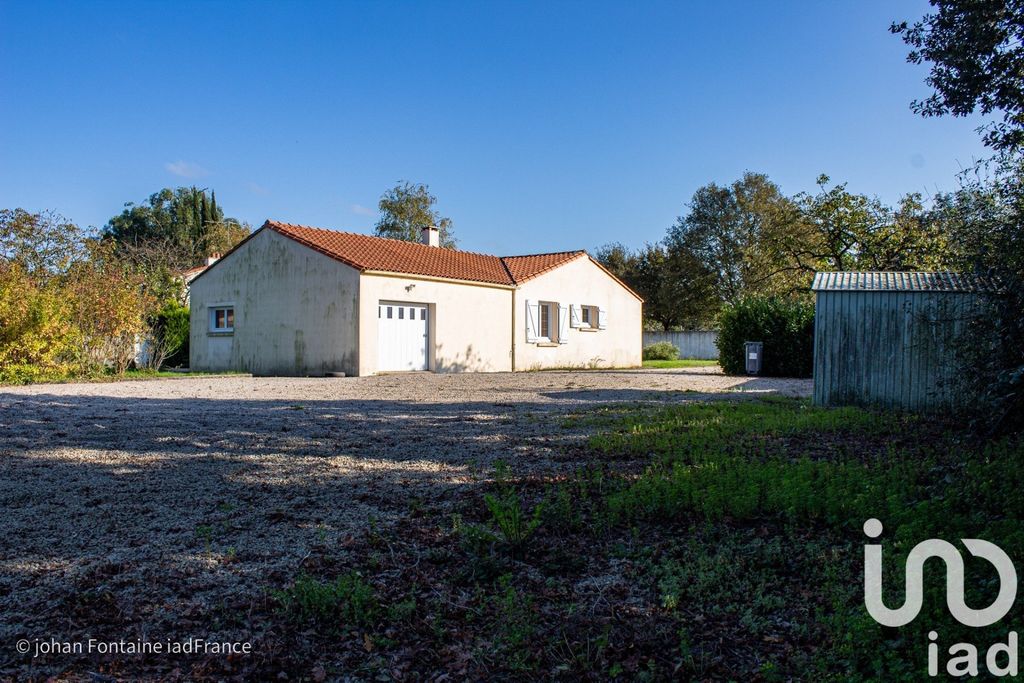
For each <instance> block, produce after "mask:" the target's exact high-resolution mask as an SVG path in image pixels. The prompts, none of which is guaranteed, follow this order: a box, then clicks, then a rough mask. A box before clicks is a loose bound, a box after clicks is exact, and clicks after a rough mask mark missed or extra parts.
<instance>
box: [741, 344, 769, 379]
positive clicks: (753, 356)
mask: <svg viewBox="0 0 1024 683" xmlns="http://www.w3.org/2000/svg"><path fill="white" fill-rule="evenodd" d="M763 348H764V343H763V342H744V344H743V351H744V355H745V356H746V358H747V374H748V375H760V374H761V354H762V349H763Z"/></svg>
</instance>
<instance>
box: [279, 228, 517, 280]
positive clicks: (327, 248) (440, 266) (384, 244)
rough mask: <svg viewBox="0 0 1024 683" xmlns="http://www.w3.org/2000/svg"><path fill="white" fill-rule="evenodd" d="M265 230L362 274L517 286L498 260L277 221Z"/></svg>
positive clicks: (463, 252)
mask: <svg viewBox="0 0 1024 683" xmlns="http://www.w3.org/2000/svg"><path fill="white" fill-rule="evenodd" d="M264 227H267V228H270V229H271V230H273V231H275V232H278V233H280V234H282V235H285V236H287V237H290V238H292V239H293V240H295V241H296V242H300V243H301V244H305V245H306V246H307V247H310V248H312V249H316V250H317V251H319V252H321V253H323V254H326V255H327V256H330V257H331V258H335V259H337V260H339V261H341V262H342V263H346V264H348V265H350V266H352V267H353V268H358V269H359V270H382V271H386V272H389V273H408V274H410V275H427V276H430V277H440V278H447V279H452V280H472V281H474V282H487V283H490V284H496V285H508V286H512V285H514V284H515V282H514V281H513V280H512V276H511V275H509V272H508V270H507V269H506V268H505V266H504V264H503V263H502V262H501V259H500V258H498V257H497V256H488V255H487V254H476V253H473V252H471V251H458V250H456V249H442V248H440V247H430V246H427V245H425V244H418V243H416V242H406V241H403V240H393V239H386V238H383V237H371V236H370V235H359V234H356V233H352V232H339V231H337V230H322V229H319V228H309V227H306V226H301V225H291V224H289V223H279V222H277V221H267V222H266V224H265V225H264Z"/></svg>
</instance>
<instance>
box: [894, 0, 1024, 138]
mask: <svg viewBox="0 0 1024 683" xmlns="http://www.w3.org/2000/svg"><path fill="white" fill-rule="evenodd" d="M930 1H931V4H932V6H933V7H935V8H937V11H936V12H935V13H932V14H927V15H925V16H924V17H923V18H922V19H921V20H920V21H918V22H915V23H914V24H913V25H909V24H908V23H907V22H906V21H904V22H900V23H893V25H892V26H891V28H890V30H891V31H892V32H893V33H895V34H897V35H900V36H902V37H903V41H904V42H905V43H906V44H907V45H910V46H911V47H912V48H913V49H912V50H911V52H910V54H909V55H907V61H909V62H911V63H913V64H921V63H922V62H930V63H931V71H930V73H929V75H928V77H927V79H926V82H927V84H928V85H929V86H931V87H932V88H933V89H934V90H935V92H934V93H932V95H930V96H929V97H927V98H925V99H924V100H916V101H914V102H913V103H912V105H911V107H912V108H913V110H914V111H915V112H917V113H919V114H921V115H923V116H942V115H946V114H952V115H953V116H967V115H968V114H971V113H972V112H974V111H976V110H977V111H980V112H981V113H982V114H986V115H988V114H992V113H994V112H1000V113H1001V114H1002V121H1001V122H998V123H995V124H993V125H991V126H989V128H988V132H987V133H986V134H985V136H984V141H985V144H986V145H989V146H991V147H992V148H994V149H996V150H1009V149H1019V148H1021V147H1022V146H1024V0H930Z"/></svg>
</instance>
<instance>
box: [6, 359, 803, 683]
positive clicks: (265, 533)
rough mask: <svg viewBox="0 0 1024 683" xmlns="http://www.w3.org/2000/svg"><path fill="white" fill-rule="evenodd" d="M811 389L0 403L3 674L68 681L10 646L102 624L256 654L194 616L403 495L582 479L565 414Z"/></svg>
mask: <svg viewBox="0 0 1024 683" xmlns="http://www.w3.org/2000/svg"><path fill="white" fill-rule="evenodd" d="M810 391H811V384H810V381H809V380H779V379H767V378H764V379H762V378H755V379H748V378H735V377H726V376H724V375H722V374H721V373H720V372H719V371H718V370H717V369H716V368H696V369H685V370H635V371H594V372H537V373H521V374H515V375H513V374H487V375H484V374H479V375H472V374H466V375H433V374H412V375H384V376H377V377H365V378H348V379H295V378H249V377H206V378H188V379H168V380H150V381H137V382H121V383H112V384H62V385H39V386H29V387H5V388H0V510H2V519H0V679H2V678H3V677H4V676H5V675H14V676H16V677H18V678H24V677H31V676H46V675H50V674H54V673H58V674H59V673H60V672H61V671H63V670H65V667H66V666H68V665H69V662H70V661H72V660H68V659H66V658H62V657H60V656H58V655H49V656H42V657H38V658H31V656H30V655H31V653H29V654H21V653H18V652H16V650H15V647H14V646H15V643H16V642H17V641H18V640H19V639H28V640H29V641H31V642H35V641H36V640H37V639H57V640H64V639H67V640H74V639H78V638H82V637H85V636H87V635H91V634H92V632H93V631H97V630H98V627H96V618H97V617H96V614H97V613H98V612H102V611H103V610H104V609H108V610H109V611H111V612H112V613H115V616H113V617H111V622H113V623H118V624H121V625H122V627H124V628H123V629H122V632H121V633H120V637H122V638H125V639H145V638H147V637H149V636H151V635H152V634H160V635H161V637H165V636H168V635H175V634H177V635H178V636H181V637H182V638H184V637H187V636H197V637H204V638H211V639H212V638H217V637H224V638H227V637H230V639H232V640H245V639H246V638H250V639H258V634H252V633H246V627H245V623H244V620H243V621H242V622H241V623H239V624H223V623H216V622H211V621H210V620H208V619H206V618H204V617H203V616H202V615H205V614H207V613H208V611H209V610H210V608H211V605H222V604H243V603H244V600H245V599H247V596H252V595H253V594H256V593H260V592H265V591H266V590H267V588H268V587H273V586H280V585H281V584H282V583H283V582H285V581H287V580H290V579H291V578H292V577H294V575H295V574H296V571H297V568H298V567H301V566H302V563H303V561H304V559H305V558H307V557H308V556H309V555H310V553H311V552H313V551H314V550H315V549H316V548H318V547H321V548H322V547H324V546H328V547H331V548H333V549H336V550H337V552H338V553H340V554H341V555H343V554H344V552H345V547H346V539H351V538H352V537H353V535H355V534H357V533H359V532H360V531H361V530H364V529H365V528H366V527H367V526H368V525H370V526H374V527H380V528H388V527H389V526H390V525H393V524H394V523H395V522H396V521H397V520H399V519H400V518H401V517H402V516H403V515H407V514H409V509H410V501H412V500H424V501H429V509H430V510H431V513H432V514H439V515H440V514H443V512H444V509H445V506H446V504H447V503H448V502H449V501H454V500H455V499H456V498H457V497H458V496H459V495H461V494H462V493H464V492H465V489H466V487H471V486H473V485H474V484H475V483H477V482H479V481H481V480H482V479H484V478H486V477H488V476H489V475H490V472H491V467H492V465H493V463H494V461H495V460H498V459H501V460H505V461H506V462H509V463H510V464H511V465H512V467H513V468H514V469H515V470H516V471H517V472H524V471H526V472H528V471H529V470H530V469H532V468H534V467H536V468H537V469H538V470H543V471H546V472H551V471H557V470H558V469H559V468H571V467H574V466H576V465H578V464H579V461H578V458H574V457H568V456H566V452H567V450H566V449H570V450H571V449H572V447H573V445H574V444H576V445H577V446H578V445H579V444H580V443H581V441H582V439H584V438H585V436H586V431H585V430H586V429H587V428H586V426H579V427H566V426H565V425H563V424H561V421H560V420H559V419H558V417H559V416H560V415H563V414H565V413H568V412H577V411H580V410H581V409H587V408H591V407H598V406H601V405H608V404H622V403H631V402H644V403H647V402H676V401H689V400H714V399H725V398H737V397H742V396H743V395H747V394H758V395H765V394H778V395H785V396H807V395H809V394H810ZM578 450H579V449H578V448H577V451H578ZM115 617H116V618H115ZM125 629H126V630H127V631H128V632H124V630H125ZM104 635H106V636H109V635H111V634H109V633H107V634H104ZM113 635H118V634H116V633H115V634H113Z"/></svg>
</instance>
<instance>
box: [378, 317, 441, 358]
mask: <svg viewBox="0 0 1024 683" xmlns="http://www.w3.org/2000/svg"><path fill="white" fill-rule="evenodd" d="M429 318H430V316H429V315H428V313H427V307H426V306H424V305H422V304H399V303H392V302H388V301H381V302H380V304H378V306H377V363H378V366H379V369H380V370H384V371H392V370H426V369H427V339H428V332H429V329H430V328H429V324H430V319H429Z"/></svg>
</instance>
